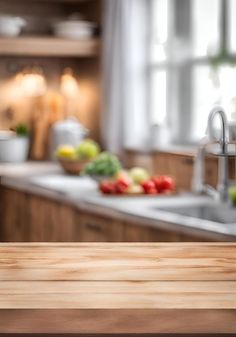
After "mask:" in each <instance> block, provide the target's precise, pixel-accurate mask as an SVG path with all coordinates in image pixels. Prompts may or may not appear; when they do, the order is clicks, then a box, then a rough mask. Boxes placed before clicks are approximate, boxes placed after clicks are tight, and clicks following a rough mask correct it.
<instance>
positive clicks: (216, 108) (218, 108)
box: [207, 105, 229, 154]
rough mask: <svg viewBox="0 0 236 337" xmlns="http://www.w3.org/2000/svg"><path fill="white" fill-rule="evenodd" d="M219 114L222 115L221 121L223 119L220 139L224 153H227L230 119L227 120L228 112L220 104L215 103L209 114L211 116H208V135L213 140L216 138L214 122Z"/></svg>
mask: <svg viewBox="0 0 236 337" xmlns="http://www.w3.org/2000/svg"><path fill="white" fill-rule="evenodd" d="M217 115H218V116H219V117H220V121H221V138H220V139H219V143H220V144H221V150H222V154H226V153H227V144H228V134H229V127H228V121H227V117H226V113H225V111H224V109H223V108H222V107H221V106H220V105H215V106H214V107H213V108H212V110H211V111H210V114H209V117H208V123H207V131H208V136H209V138H210V139H211V140H214V139H215V136H214V127H213V123H214V119H215V117H216V116H217Z"/></svg>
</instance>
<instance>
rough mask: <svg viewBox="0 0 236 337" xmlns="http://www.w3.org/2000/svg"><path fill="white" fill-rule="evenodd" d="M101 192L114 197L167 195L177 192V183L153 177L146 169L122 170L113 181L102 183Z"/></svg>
mask: <svg viewBox="0 0 236 337" xmlns="http://www.w3.org/2000/svg"><path fill="white" fill-rule="evenodd" d="M99 190H100V192H101V193H103V194H106V195H114V196H115V195H123V196H143V195H153V196H156V195H166V194H173V193H174V192H175V181H174V179H173V178H172V177H170V176H167V175H162V176H151V175H150V174H149V173H148V172H147V170H145V169H144V168H141V167H134V168H132V169H131V170H121V171H119V172H118V173H117V174H116V175H115V176H114V177H112V178H111V179H105V180H103V181H101V182H100V184H99Z"/></svg>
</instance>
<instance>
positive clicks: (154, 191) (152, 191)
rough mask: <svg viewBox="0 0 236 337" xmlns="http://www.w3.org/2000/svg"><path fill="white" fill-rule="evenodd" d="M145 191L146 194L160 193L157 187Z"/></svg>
mask: <svg viewBox="0 0 236 337" xmlns="http://www.w3.org/2000/svg"><path fill="white" fill-rule="evenodd" d="M145 193H146V194H158V191H157V189H156V187H155V188H150V189H148V190H147V191H146V192H145Z"/></svg>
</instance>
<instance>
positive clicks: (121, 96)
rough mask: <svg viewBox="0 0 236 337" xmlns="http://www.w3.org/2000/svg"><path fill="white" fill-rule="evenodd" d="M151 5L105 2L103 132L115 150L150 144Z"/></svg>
mask: <svg viewBox="0 0 236 337" xmlns="http://www.w3.org/2000/svg"><path fill="white" fill-rule="evenodd" d="M147 5H148V1H147V0H106V1H105V8H104V13H105V17H104V31H103V64H102V66H103V113H102V131H103V132H102V134H103V141H104V145H105V146H106V148H107V149H108V150H110V151H113V152H115V153H120V152H121V151H122V149H124V148H136V149H146V148H148V146H149V144H150V125H149V117H148V111H149V109H148V102H149V99H148V86H149V85H148V84H149V83H148V82H149V81H148V56H149V35H148V8H147Z"/></svg>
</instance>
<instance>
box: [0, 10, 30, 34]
mask: <svg viewBox="0 0 236 337" xmlns="http://www.w3.org/2000/svg"><path fill="white" fill-rule="evenodd" d="M25 25H26V21H25V20H24V19H23V18H20V17H17V16H10V15H0V36H3V37H15V36H18V35H19V34H20V32H21V30H22V28H23V27H24V26H25Z"/></svg>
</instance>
